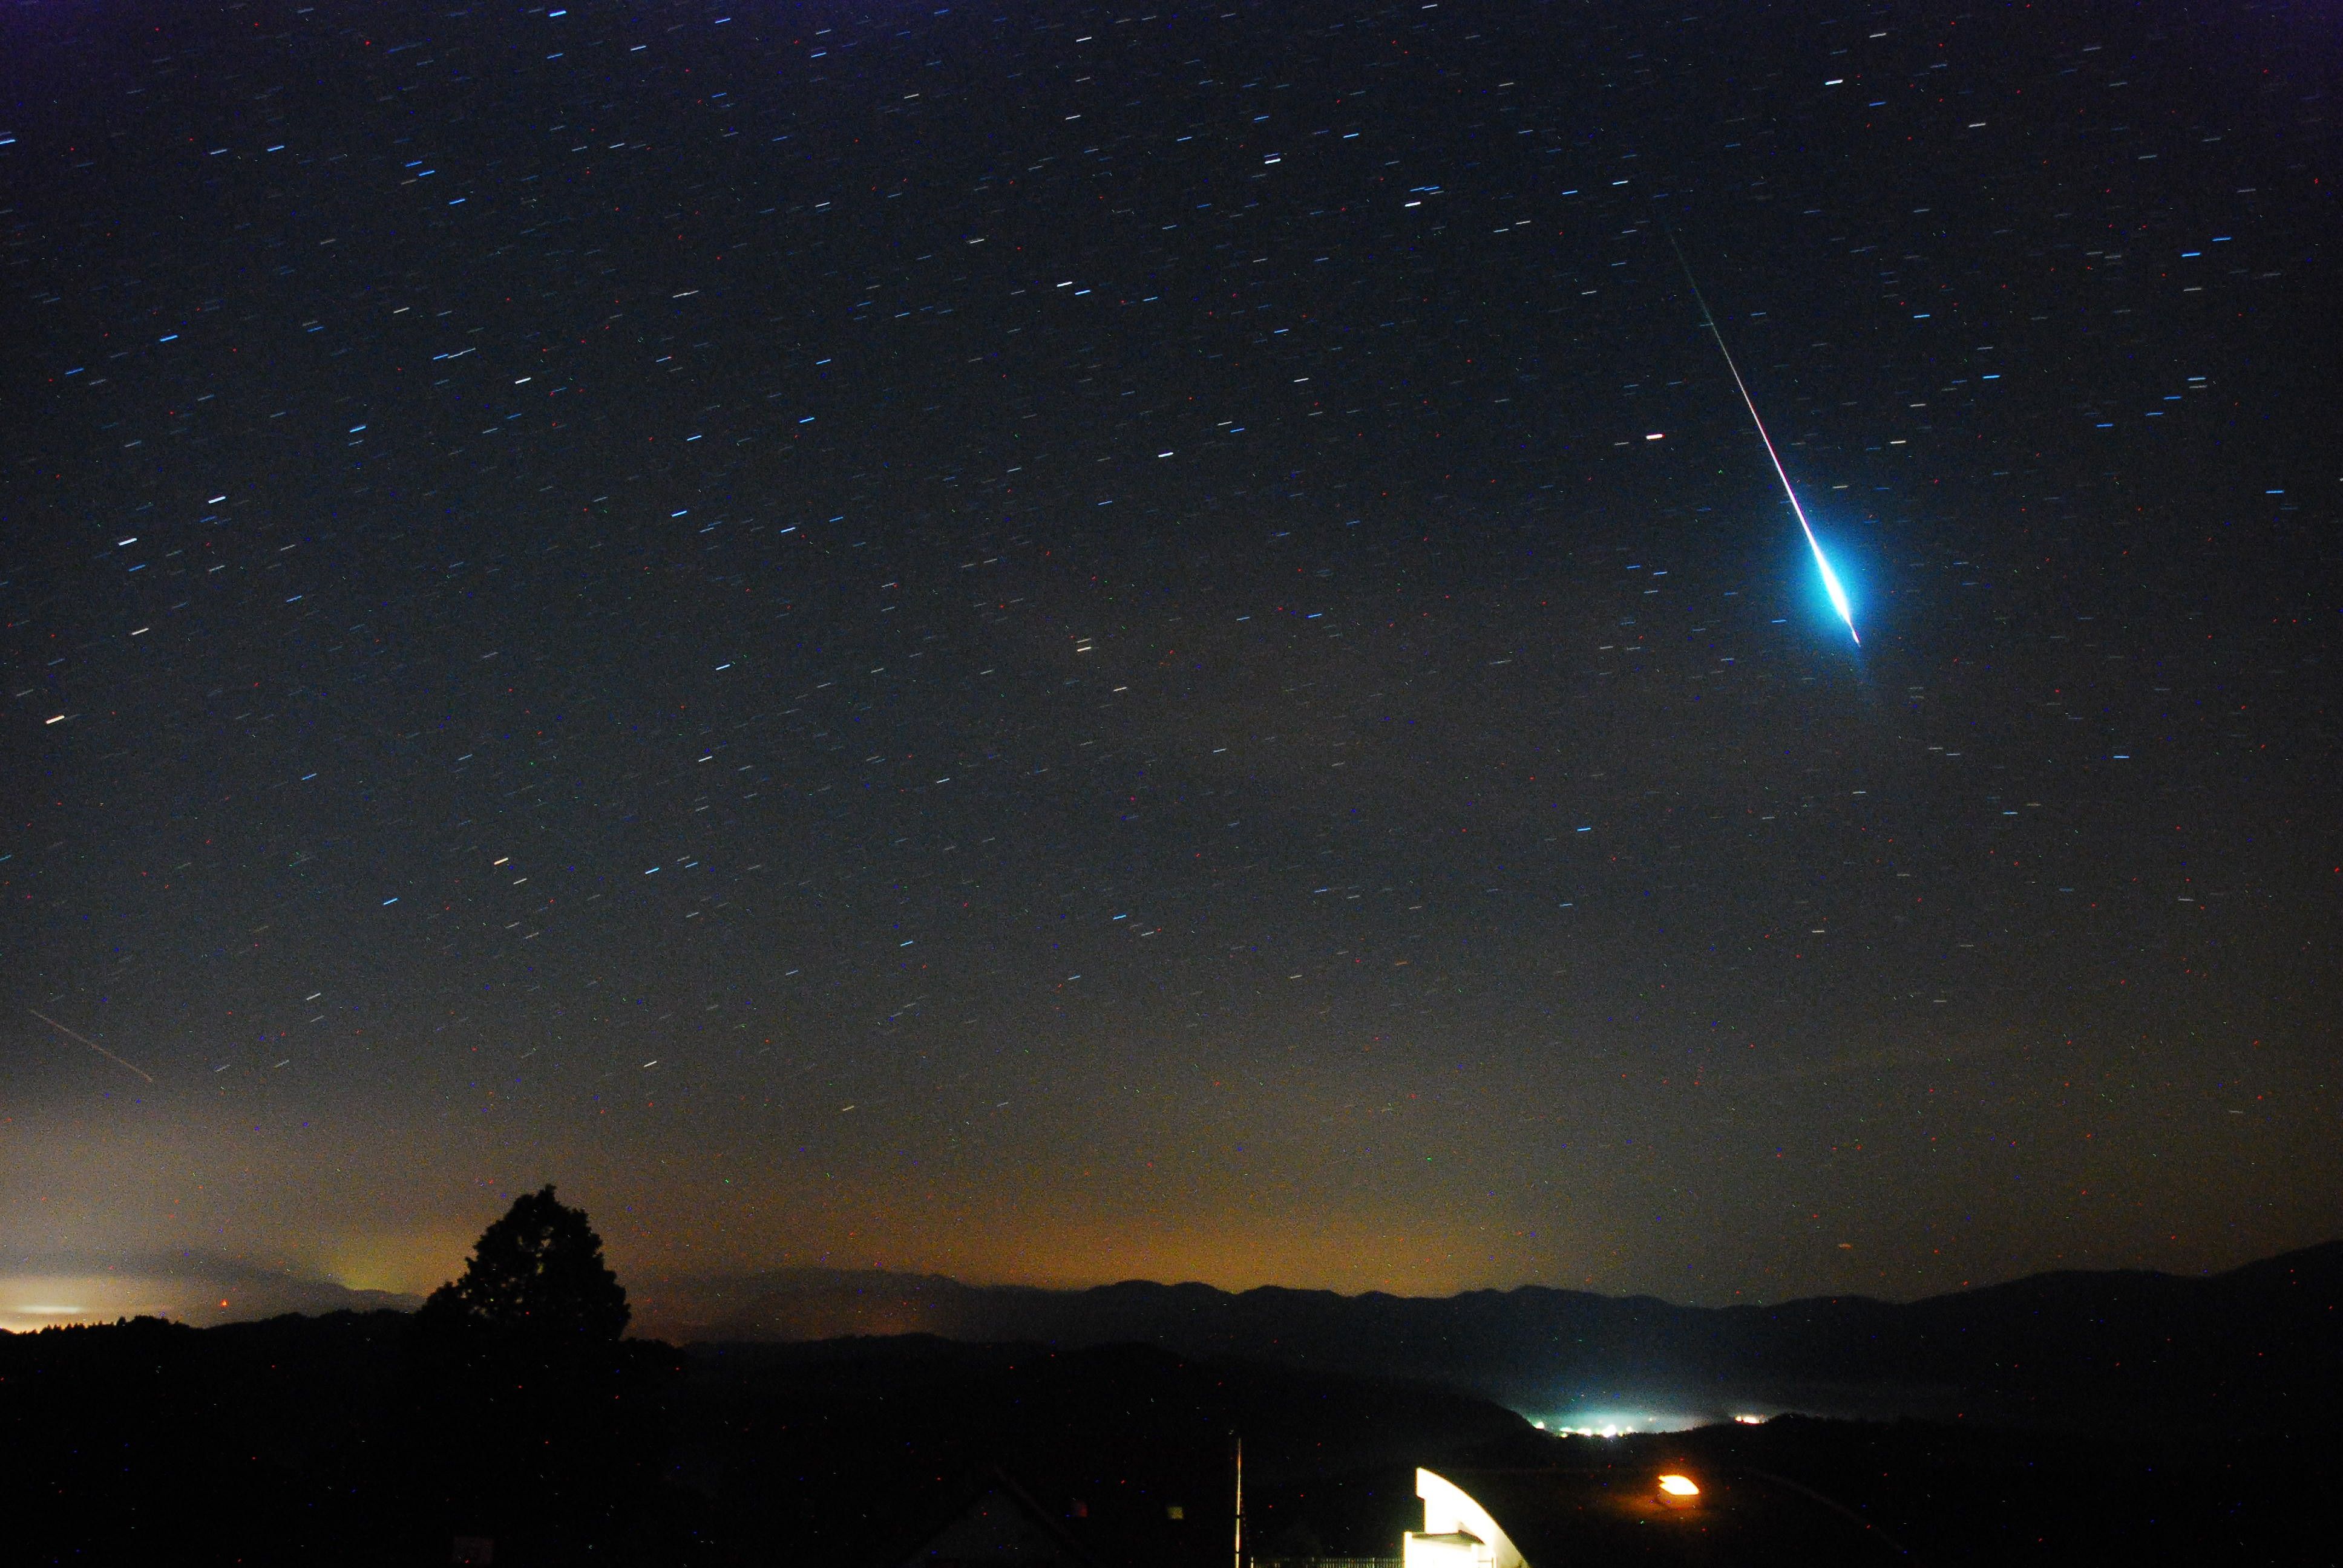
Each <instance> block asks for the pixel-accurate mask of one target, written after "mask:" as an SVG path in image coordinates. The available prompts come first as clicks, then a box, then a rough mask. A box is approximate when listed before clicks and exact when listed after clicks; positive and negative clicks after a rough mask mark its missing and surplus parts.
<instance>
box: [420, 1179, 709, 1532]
mask: <svg viewBox="0 0 2343 1568" xmlns="http://www.w3.org/2000/svg"><path fill="white" fill-rule="evenodd" d="M627 1322H628V1308H627V1292H626V1291H625V1289H624V1288H623V1287H621V1286H620V1285H619V1283H618V1276H617V1275H615V1274H613V1273H612V1272H611V1271H610V1270H609V1267H608V1265H607V1264H606V1263H604V1262H603V1261H602V1239H601V1237H599V1236H598V1235H596V1234H595V1233H594V1227H593V1225H592V1224H591V1223H590V1222H589V1221H588V1220H587V1217H586V1212H585V1211H584V1210H582V1209H573V1208H571V1207H569V1206H568V1205H567V1204H565V1203H563V1202H561V1201H559V1200H558V1199H557V1198H556V1197H555V1196H554V1191H553V1189H552V1187H550V1186H548V1187H545V1188H543V1189H542V1190H540V1191H535V1192H528V1193H524V1194H523V1195H522V1196H520V1197H519V1198H517V1199H515V1200H514V1201H513V1205H512V1207H511V1208H510V1209H509V1210H508V1211H506V1213H505V1215H504V1217H503V1218H501V1219H499V1220H498V1221H495V1222H494V1223H493V1224H491V1225H489V1226H488V1229H487V1230H486V1231H482V1232H481V1233H480V1239H479V1241H478V1243H477V1244H476V1245H475V1246H474V1247H473V1249H472V1256H471V1258H470V1261H468V1262H467V1263H466V1264H465V1266H464V1271H463V1273H462V1275H461V1276H459V1277H458V1278H457V1279H454V1280H451V1281H449V1282H447V1283H446V1284H444V1285H442V1286H440V1287H439V1288H438V1289H437V1290H436V1291H434V1292H431V1296H430V1299H429V1300H428V1301H427V1302H425V1303H424V1304H423V1307H422V1310H421V1311H419V1312H417V1313H416V1314H415V1318H414V1322H413V1325H412V1332H411V1336H410V1341H409V1345H410V1350H411V1352H413V1353H412V1358H411V1361H410V1365H411V1367H412V1369H413V1372H414V1374H415V1375H414V1378H413V1381H412V1383H411V1388H410V1395H409V1402H408V1411H409V1414H408V1420H409V1422H411V1425H410V1428H409V1431H410V1438H409V1447H408V1453H409V1456H410V1462H411V1464H412V1467H413V1468H412V1472H411V1473H412V1474H413V1476H414V1483H413V1484H414V1486H415V1487H416V1488H417V1498H418V1508H419V1514H418V1517H420V1518H424V1519H429V1520H436V1521H437V1525H436V1528H437V1530H438V1532H439V1533H441V1535H442V1536H443V1538H444V1536H445V1535H447V1534H479V1535H489V1536H493V1537H495V1538H496V1540H497V1559H498V1562H505V1561H507V1560H510V1561H512V1562H515V1563H521V1564H537V1563H568V1562H573V1561H582V1560H585V1557H586V1555H587V1554H588V1553H593V1552H594V1551H595V1550H596V1548H597V1544H599V1547H600V1548H601V1550H603V1551H604V1552H607V1551H608V1549H609V1547H610V1545H611V1543H613V1542H614V1541H615V1540H616V1539H617V1538H618V1535H619V1534H621V1533H624V1531H625V1530H626V1529H627V1528H628V1519H629V1517H630V1516H633V1515H636V1514H638V1513H639V1504H640V1503H642V1502H643V1501H644V1500H646V1499H647V1498H648V1497H649V1494H650V1493H651V1491H652V1490H653V1489H654V1488H655V1486H656V1483H657V1476H658V1470H659V1455H660V1452H661V1449H662V1447H663V1443H664V1427H665V1423H664V1421H663V1418H662V1414H661V1411H660V1406H661V1403H662V1400H661V1389H662V1386H663V1385H664V1384H665V1383H666V1382H668V1381H669V1379H670V1378H671V1377H672V1376H673V1375H674V1373H675V1372H676V1371H677V1370H679V1368H678V1365H677V1363H676V1362H675V1358H674V1353H673V1352H671V1351H669V1350H668V1348H667V1347H666V1346H664V1345H658V1344H647V1343H642V1342H636V1341H630V1340H626V1339H624V1338H623V1337H622V1336H623V1335H624V1334H625V1332H626V1328H627ZM598 1560H603V1559H598Z"/></svg>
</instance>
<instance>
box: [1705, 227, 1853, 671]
mask: <svg viewBox="0 0 2343 1568" xmlns="http://www.w3.org/2000/svg"><path fill="white" fill-rule="evenodd" d="M1668 244H1669V245H1670V246H1674V250H1675V253H1676V260H1677V262H1678V263H1680V264H1681V265H1682V266H1683V267H1684V281H1685V282H1686V283H1688V284H1691V285H1692V297H1693V299H1694V302H1695V303H1697V304H1698V305H1699V307H1700V318H1701V321H1702V322H1703V324H1704V325H1705V326H1706V327H1708V335H1709V336H1710V337H1714V338H1715V339H1716V351H1717V352H1718V353H1719V354H1722V355H1724V356H1725V368H1726V369H1727V370H1729V371H1731V372H1732V373H1733V385H1734V386H1735V387H1736V388H1737V389H1739V391H1740V393H1741V403H1742V406H1743V407H1745V408H1747V409H1748V410H1749V422H1750V423H1751V424H1752V425H1755V426H1756V427H1757V438H1758V439H1759V440H1760V441H1763V442H1765V456H1766V457H1770V458H1772V459H1773V460H1774V475H1775V477H1776V478H1778V479H1780V480H1781V481H1782V494H1784V495H1785V496H1787V497H1789V498H1790V510H1791V511H1792V512H1794V513H1795V514H1796V516H1797V519H1798V530H1799V531H1800V532H1801V533H1803V534H1805V536H1806V548H1808V549H1810V550H1812V551H1814V552H1815V569H1816V570H1818V571H1820V572H1821V573H1822V578H1823V592H1825V593H1826V594H1828V595H1829V596H1830V601H1831V608H1833V609H1835V610H1836V611H1838V618H1839V619H1841V620H1843V621H1845V622H1846V635H1847V636H1848V637H1850V638H1854V639H1855V645H1856V646H1857V647H1861V646H1862V643H1863V638H1862V637H1861V636H1860V635H1859V634H1857V632H1856V631H1855V607H1854V606H1853V605H1851V604H1849V603H1848V602H1847V598H1846V589H1845V587H1843V586H1842V585H1841V584H1840V582H1839V580H1838V573H1836V572H1835V571H1833V570H1831V564H1830V558H1828V557H1827V556H1825V555H1824V554H1823V543H1822V541H1821V540H1820V539H1818V538H1815V526H1814V525H1813V524H1812V523H1809V522H1808V521H1806V508H1804V507H1802V506H1800V505H1798V492H1797V491H1796V490H1795V489H1793V488H1792V487H1791V486H1790V476H1789V473H1788V471H1787V470H1786V469H1785V468H1784V467H1782V454H1781V453H1779V452H1777V451H1775V449H1774V437H1772V436H1770V435H1768V434H1767V433H1766V430H1765V420H1764V419H1762V418H1760V417H1758V415H1757V400H1756V399H1755V398H1754V397H1750V396H1749V384H1748V383H1747V382H1745V381H1744V380H1742V379H1741V367H1740V366H1738V365H1735V363H1734V362H1733V350H1732V349H1730V348H1727V347H1725V334H1724V333H1722V332H1720V331H1718V330H1717V327H1716V317H1715V315H1713V314H1711V312H1710V310H1709V308H1708V301H1707V300H1705V299H1704V298H1702V297H1701V292H1700V283H1699V281H1698V280H1697V279H1695V278H1694V276H1693V275H1692V263H1691V262H1689V261H1685V260H1684V246H1680V245H1677V244H1676V236H1675V235H1674V231H1670V232H1669V234H1668Z"/></svg>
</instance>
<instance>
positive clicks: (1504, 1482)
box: [1439, 1464, 1909, 1568]
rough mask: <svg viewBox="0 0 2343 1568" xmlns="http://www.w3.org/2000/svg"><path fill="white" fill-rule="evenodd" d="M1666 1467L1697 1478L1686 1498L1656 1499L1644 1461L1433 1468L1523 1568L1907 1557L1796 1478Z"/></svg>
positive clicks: (1655, 1483) (1737, 1565)
mask: <svg viewBox="0 0 2343 1568" xmlns="http://www.w3.org/2000/svg"><path fill="white" fill-rule="evenodd" d="M1667 1468H1668V1469H1670V1470H1673V1471H1677V1472H1681V1473H1684V1474H1685V1475H1688V1476H1690V1477H1691V1478H1692V1479H1693V1480H1694V1482H1695V1483H1698V1485H1699V1487H1700V1493H1699V1496H1698V1498H1697V1499H1696V1500H1694V1502H1693V1503H1692V1504H1691V1505H1690V1506H1670V1505H1669V1504H1668V1503H1664V1502H1662V1501H1661V1493H1660V1489H1659V1477H1660V1474H1661V1470H1660V1469H1658V1468H1654V1467H1653V1466H1650V1465H1624V1464H1620V1465H1609V1464H1604V1465H1586V1466H1579V1467H1573V1468H1568V1469H1542V1470H1451V1471H1443V1472H1440V1473H1439V1474H1440V1475H1442V1476H1443V1478H1444V1479H1446V1480H1447V1481H1449V1482H1451V1483H1454V1484H1455V1485H1456V1486H1457V1487H1458V1488H1460V1489H1461V1490H1463V1492H1464V1493H1467V1494H1468V1495H1469V1496H1471V1497H1472V1498H1473V1501H1474V1502H1476V1503H1480V1505H1481V1506H1482V1507H1483V1509H1485V1510H1486V1511H1487V1512H1488V1513H1489V1515H1490V1517H1491V1518H1492V1519H1493V1520H1495V1521H1496V1523H1497V1524H1498V1525H1499V1526H1500V1527H1501V1528H1502V1529H1503V1531H1504V1533H1505V1534H1506V1535H1507V1536H1509V1537H1510V1538H1511V1539H1512V1541H1513V1545H1514V1547H1515V1548H1516V1549H1517V1550H1518V1551H1519V1552H1520V1553H1521V1555H1522V1558H1523V1562H1524V1563H1527V1564H1528V1568H1570V1565H1572V1564H1577V1563H1684V1564H1688V1565H1695V1568H1706V1565H1710V1564H1715V1565H1718V1568H1723V1565H1724V1564H1728V1563H1729V1564H1731V1565H1732V1568H1776V1565H1779V1568H1842V1565H1844V1568H1875V1565H1885V1564H1888V1563H1906V1562H1908V1561H1909V1558H1908V1555H1907V1554H1906V1553H1905V1552H1904V1551H1903V1549H1902V1548H1900V1547H1898V1546H1897V1545H1896V1543H1894V1542H1892V1541H1890V1540H1889V1539H1888V1538H1887V1537H1886V1536H1885V1535H1884V1534H1882V1533H1880V1532H1879V1531H1877V1530H1875V1529H1874V1528H1872V1527H1871V1526H1870V1525H1868V1524H1866V1523H1864V1521H1863V1520H1862V1519H1861V1518H1859V1517H1857V1516H1856V1515H1855V1514H1853V1513H1849V1512H1847V1511H1846V1510H1845V1509H1843V1508H1841V1507H1840V1506H1839V1505H1838V1504H1836V1503H1832V1502H1831V1501H1829V1500H1828V1499H1827V1498H1825V1497H1822V1496H1820V1495H1818V1494H1817V1493H1812V1492H1809V1491H1807V1490H1805V1488H1803V1487H1800V1486H1799V1485H1797V1484H1796V1483H1794V1482H1789V1481H1785V1480H1783V1479H1781V1478H1780V1477H1777V1476H1772V1475H1768V1474H1765V1473H1763V1472H1759V1471H1752V1470H1744V1469H1737V1468H1726V1467H1721V1466H1715V1465H1699V1466H1694V1465H1678V1466H1670V1467H1667Z"/></svg>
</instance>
